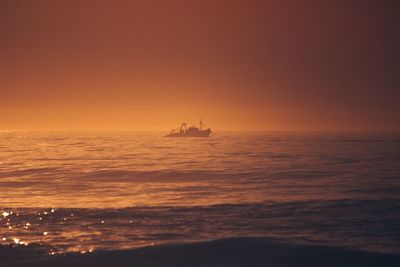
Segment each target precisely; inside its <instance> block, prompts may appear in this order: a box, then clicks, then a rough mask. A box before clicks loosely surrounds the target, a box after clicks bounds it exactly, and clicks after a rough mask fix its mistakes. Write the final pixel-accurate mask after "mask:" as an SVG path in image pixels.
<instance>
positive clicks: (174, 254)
mask: <svg viewBox="0 0 400 267" xmlns="http://www.w3.org/2000/svg"><path fill="white" fill-rule="evenodd" d="M0 256H1V258H2V263H0V266H20V267H23V266H29V267H36V266H41V267H46V266H57V267H62V266H96V267H102V266H165V267H168V266H175V267H179V266H220V267H223V266H237V267H240V266H275V267H285V266H309V267H312V266H319V267H323V266H363V267H372V266H400V254H397V253H391V254H389V253H378V252H371V251H362V250H352V249H348V248H344V247H332V246H326V245H323V244H307V243H296V242H288V241H286V240H280V239H275V238H268V237H236V238H226V239H218V240H211V241H205V242H196V243H178V244H165V245H160V246H149V247H143V248H138V249H131V250H113V251H94V252H92V253H83V254H82V253H80V254H78V253H70V254H63V255H44V254H42V253H41V252H40V251H38V250H35V248H30V247H18V248H11V247H1V248H0Z"/></svg>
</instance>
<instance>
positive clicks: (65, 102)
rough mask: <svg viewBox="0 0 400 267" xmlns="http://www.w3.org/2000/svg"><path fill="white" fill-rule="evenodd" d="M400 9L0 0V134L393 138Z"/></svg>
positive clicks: (397, 121) (353, 1)
mask: <svg viewBox="0 0 400 267" xmlns="http://www.w3.org/2000/svg"><path fill="white" fill-rule="evenodd" d="M399 14H400V4H399V1H378V0H376V1H367V0H365V1H361V0H343V1H333V0H332V1H329V0H327V1H317V0H315V1H311V0H302V1H298V0H293V1H281V0H279V1H267V0H261V1H250V0H244V1H237V0H235V1H232V0H224V1H218V0H209V1H207V0H198V1H194V0H181V1H176V0H168V1H167V0H159V1H149V0H143V1H115V0H113V1H110V0H108V1H101V0H93V1H86V0H71V1H54V0H48V1H41V0H35V1H30V0H27V1H19V0H3V1H1V2H0V102H1V103H0V129H28V130H29V129H32V130H166V131H169V130H170V129H171V128H173V127H175V126H178V125H179V124H180V123H181V122H182V121H188V122H197V121H198V119H199V118H200V117H202V118H203V119H204V120H205V121H206V123H207V122H208V126H210V127H212V128H213V129H215V130H400V118H399V117H400V116H399V115H400V104H399V102H400V90H399V89H400V88H399V85H400V63H399V62H400V30H399V28H400V27H399V25H400V16H399Z"/></svg>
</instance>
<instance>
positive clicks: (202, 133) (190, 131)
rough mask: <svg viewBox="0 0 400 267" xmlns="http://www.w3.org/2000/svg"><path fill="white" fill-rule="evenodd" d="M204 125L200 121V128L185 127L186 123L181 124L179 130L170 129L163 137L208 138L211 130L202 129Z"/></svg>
mask: <svg viewBox="0 0 400 267" xmlns="http://www.w3.org/2000/svg"><path fill="white" fill-rule="evenodd" d="M203 128H204V123H203V121H202V120H200V127H199V128H197V127H195V126H191V127H187V124H186V122H183V123H182V124H181V127H180V128H179V129H172V130H171V132H170V133H169V134H167V135H166V136H165V137H208V136H209V135H210V134H211V129H210V128H208V129H203Z"/></svg>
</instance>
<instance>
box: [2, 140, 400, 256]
mask: <svg viewBox="0 0 400 267" xmlns="http://www.w3.org/2000/svg"><path fill="white" fill-rule="evenodd" d="M233 236H266V237H278V238H282V239H287V240H299V241H307V242H312V243H322V244H328V245H336V246H348V247H352V248H360V249H369V250H377V251H396V252H400V134H396V133H307V134H306V133H246V134H239V133H216V134H214V135H213V136H212V137H210V138H198V139H196V138H194V139H193V138H187V139H185V138H182V139H179V138H175V139H174V138H163V137H162V133H151V134H137V133H84V134H78V133H74V134H71V133H68V134H66V133H32V132H1V133H0V238H1V240H2V241H1V242H2V243H3V244H14V245H17V244H18V245H25V244H31V245H32V244H37V245H38V246H39V247H43V248H44V249H46V251H48V252H49V253H59V252H68V251H81V252H86V251H91V250H97V249H121V248H132V247H140V246H148V245H155V244H160V243H171V242H172V243H175V242H190V241H200V240H210V239H217V238H224V237H233Z"/></svg>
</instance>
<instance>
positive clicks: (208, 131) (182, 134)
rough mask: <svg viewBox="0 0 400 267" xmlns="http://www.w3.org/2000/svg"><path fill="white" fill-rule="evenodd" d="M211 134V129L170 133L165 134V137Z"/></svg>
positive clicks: (205, 135)
mask: <svg viewBox="0 0 400 267" xmlns="http://www.w3.org/2000/svg"><path fill="white" fill-rule="evenodd" d="M210 134H211V130H210V129H207V130H201V131H196V132H179V133H170V134H167V135H165V136H164V137H209V136H210Z"/></svg>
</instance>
